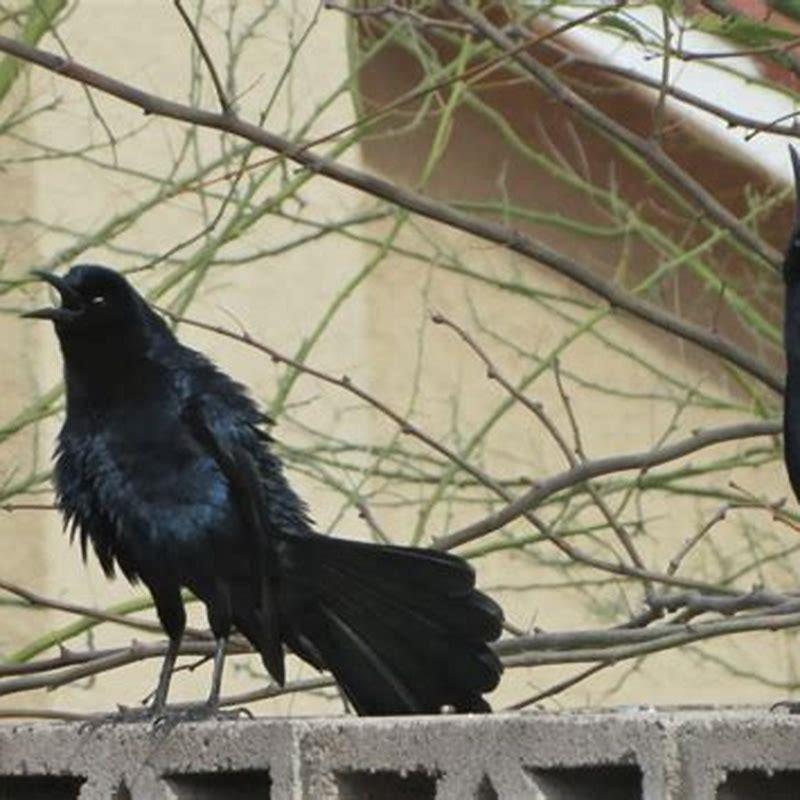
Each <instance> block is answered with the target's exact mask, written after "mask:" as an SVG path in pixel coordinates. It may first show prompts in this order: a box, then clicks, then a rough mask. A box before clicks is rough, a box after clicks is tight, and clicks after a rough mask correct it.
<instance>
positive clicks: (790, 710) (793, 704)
mask: <svg viewBox="0 0 800 800" xmlns="http://www.w3.org/2000/svg"><path fill="white" fill-rule="evenodd" d="M769 710H770V711H785V712H786V713H787V714H800V700H781V701H780V702H779V703H775V704H774V705H772V706H770V709H769Z"/></svg>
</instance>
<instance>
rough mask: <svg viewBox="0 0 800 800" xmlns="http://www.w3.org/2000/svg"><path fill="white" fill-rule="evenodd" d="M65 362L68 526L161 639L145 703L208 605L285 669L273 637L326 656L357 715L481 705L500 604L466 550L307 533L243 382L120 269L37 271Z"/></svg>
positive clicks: (215, 686) (60, 462) (493, 666)
mask: <svg viewBox="0 0 800 800" xmlns="http://www.w3.org/2000/svg"><path fill="white" fill-rule="evenodd" d="M42 277H43V279H45V280H47V281H48V282H49V283H51V284H52V285H53V286H55V287H56V288H57V289H58V291H59V292H60V294H61V297H62V306H61V307H60V308H57V309H44V310H42V311H39V312H33V314H31V315H29V316H34V317H39V318H45V319H52V320H53V322H54V323H55V326H56V332H57V334H58V338H59V341H60V344H61V349H62V353H63V356H64V365H65V380H66V391H67V417H66V421H65V423H64V427H63V429H62V431H61V434H60V436H59V444H58V456H57V463H56V471H55V482H56V488H57V495H58V502H59V505H60V507H61V509H62V510H63V513H64V519H65V523H67V524H69V525H70V526H71V527H72V530H73V532H77V534H78V536H79V538H80V541H81V546H82V548H83V551H84V556H85V554H86V549H87V543H88V542H91V545H92V547H93V549H94V552H95V553H96V555H97V558H98V559H99V561H100V564H101V566H102V568H103V570H104V571H105V573H106V574H107V575H109V576H111V575H113V574H114V570H115V567H118V568H119V569H120V571H121V572H122V573H123V574H124V575H125V576H126V577H127V578H128V579H129V580H141V581H142V582H143V583H144V584H145V585H146V586H147V587H148V589H149V590H150V592H151V593H152V595H153V598H154V600H155V604H156V609H157V611H158V615H159V619H160V620H161V623H162V625H163V626H164V629H165V631H166V632H167V634H168V636H169V637H170V643H171V647H170V652H169V653H168V656H167V658H166V659H165V664H164V667H163V669H162V674H161V678H160V680H159V685H158V688H157V690H156V695H155V701H154V712H159V713H160V711H161V709H162V708H163V705H164V703H165V701H166V696H167V691H168V686H169V676H170V674H171V671H172V668H173V666H174V661H175V657H176V654H177V648H178V645H179V643H180V639H181V636H182V634H183V630H184V627H185V622H186V619H185V613H184V610H183V603H182V601H181V597H180V590H181V588H182V587H187V588H189V589H190V590H191V591H192V592H193V593H194V594H195V595H196V596H197V597H199V598H200V599H201V600H202V601H203V603H204V604H205V605H206V608H207V611H208V617H209V623H210V626H211V628H212V631H213V633H214V635H215V637H216V639H217V641H218V648H217V655H216V658H215V670H214V678H213V683H212V693H211V697H210V700H209V708H213V707H215V705H216V702H217V699H218V694H219V682H220V679H221V672H222V663H223V654H224V643H225V640H226V639H227V637H228V635H229V633H230V630H231V628H232V627H235V628H237V629H238V630H239V631H240V632H241V633H242V634H243V635H244V636H245V637H246V638H247V639H249V640H250V642H251V643H252V644H253V646H254V647H255V648H256V649H257V650H258V651H259V652H260V653H261V656H262V658H263V660H264V664H265V666H266V668H267V669H268V670H269V672H270V673H271V674H272V676H273V678H274V679H275V680H276V681H277V682H279V683H283V680H284V661H283V647H282V643H285V644H287V645H288V646H289V647H291V648H292V649H293V650H294V651H295V652H296V653H297V654H298V655H300V656H301V657H302V658H304V659H306V660H307V661H309V662H310V663H312V664H314V665H315V666H316V667H318V668H328V669H330V670H331V671H332V672H333V674H334V676H335V677H336V678H337V680H338V681H339V683H340V685H341V686H342V688H343V689H344V691H345V692H346V693H347V695H348V696H349V698H350V699H351V701H352V702H353V705H354V706H355V707H356V709H357V710H358V711H359V713H362V714H403V713H435V712H437V711H438V710H439V709H440V708H441V707H442V706H445V705H451V706H454V707H455V708H456V709H457V710H460V711H480V710H486V709H487V708H488V706H487V705H486V703H485V701H484V700H483V698H482V694H483V693H484V692H486V691H490V690H491V689H493V688H494V687H495V686H496V685H497V682H498V681H499V677H500V673H501V666H500V663H499V661H498V659H497V658H496V656H495V655H494V653H493V652H492V651H491V649H490V648H489V647H488V646H487V645H488V643H489V642H491V641H493V640H494V639H496V638H497V637H498V636H499V635H500V632H501V623H502V611H501V610H500V608H499V607H498V606H497V605H496V604H495V603H494V602H493V601H491V600H490V599H489V598H488V597H487V596H486V595H483V594H482V593H480V592H478V591H477V590H476V589H475V588H474V581H475V577H474V573H473V571H472V569H471V567H470V566H469V565H468V564H467V563H466V562H464V561H463V560H461V559H459V558H457V557H455V556H452V555H447V554H443V553H437V552H433V551H429V550H422V549H415V548H401V547H389V546H383V545H372V544H365V543H359V542H351V541H346V540H341V539H335V538H331V537H324V536H320V535H319V534H316V533H315V532H314V531H313V529H312V527H311V523H310V520H309V518H308V516H307V513H306V508H305V506H304V504H303V502H302V501H301V500H300V499H299V498H298V497H297V495H296V494H295V493H294V492H293V491H292V490H291V488H290V487H289V485H288V483H287V481H286V478H285V476H284V473H283V469H282V466H281V463H280V461H279V460H278V458H277V457H276V456H275V455H274V454H273V453H272V451H271V449H270V439H269V436H268V435H267V434H266V433H265V432H264V430H263V425H264V423H265V421H266V420H265V418H264V417H263V415H261V414H260V413H259V411H258V410H257V408H256V407H255V405H254V404H253V402H252V401H251V400H250V398H249V397H248V396H247V394H246V393H245V391H244V389H243V388H242V387H241V386H239V385H238V384H236V383H235V382H233V381H232V380H231V379H230V378H228V377H227V376H226V375H224V374H223V373H221V372H220V371H219V370H218V369H216V367H214V365H213V364H211V362H210V361H208V359H206V358H205V357H204V356H202V355H201V354H199V353H197V352H195V351H193V350H190V349H189V348H186V347H184V346H182V345H181V344H180V343H179V342H178V341H177V340H176V339H175V337H174V336H173V334H172V332H171V331H170V330H169V328H168V327H167V326H166V325H165V324H164V322H163V320H161V319H160V318H159V317H158V316H157V315H156V314H155V313H154V312H153V311H152V309H150V308H149V306H148V305H147V303H146V302H145V301H144V300H143V299H142V298H141V297H140V296H139V295H138V294H137V293H136V292H135V291H134V289H133V288H132V287H131V286H130V284H129V283H128V282H127V281H126V280H125V279H124V278H123V277H122V276H120V275H118V274H117V273H115V272H113V271H112V270H108V269H106V268H104V267H97V266H78V267H74V268H73V269H72V270H70V272H69V273H68V274H67V276H66V277H65V278H57V277H55V276H52V275H42Z"/></svg>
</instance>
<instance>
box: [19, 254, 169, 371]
mask: <svg viewBox="0 0 800 800" xmlns="http://www.w3.org/2000/svg"><path fill="white" fill-rule="evenodd" d="M35 274H36V275H37V276H38V277H39V278H41V279H42V280H43V281H45V282H46V283H49V284H50V286H52V287H53V288H54V289H55V290H56V291H57V292H58V294H59V295H60V298H61V303H60V305H56V306H52V307H50V308H40V309H37V310H36V311H29V312H27V313H26V314H23V316H24V317H28V318H29V319H45V320H51V321H52V322H53V323H54V325H55V328H56V333H57V334H58V338H59V340H60V341H61V345H62V349H63V350H64V354H65V356H66V355H67V353H68V352H74V351H76V350H80V349H82V350H83V351H84V352H86V351H87V350H89V351H91V352H96V351H98V350H103V349H108V350H109V351H112V350H114V351H116V352H120V349H122V350H126V349H127V350H130V349H135V350H136V351H138V352H146V351H147V349H148V345H149V344H150V343H152V341H153V339H154V337H159V336H160V335H162V336H163V335H166V336H168V337H169V336H171V334H170V333H168V330H169V329H168V328H167V326H166V325H165V324H164V322H163V320H162V319H161V318H160V317H158V316H157V315H156V314H155V313H154V312H153V311H152V310H151V309H150V307H149V306H148V305H147V303H146V302H145V300H144V299H143V298H142V297H141V295H139V293H138V292H137V291H136V290H135V289H134V288H133V286H131V284H130V283H128V281H127V280H126V279H125V277H124V276H122V275H121V274H120V273H118V272H115V271H114V270H112V269H108V268H107V267H101V266H96V265H94V264H80V265H78V266H74V267H72V269H70V270H69V272H67V274H66V275H64V276H59V275H54V274H53V273H52V272H41V271H36V272H35Z"/></svg>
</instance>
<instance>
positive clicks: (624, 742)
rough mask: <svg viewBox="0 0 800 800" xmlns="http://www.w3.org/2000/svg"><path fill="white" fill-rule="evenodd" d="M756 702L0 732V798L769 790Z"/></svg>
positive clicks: (789, 749) (785, 734)
mask: <svg viewBox="0 0 800 800" xmlns="http://www.w3.org/2000/svg"><path fill="white" fill-rule="evenodd" d="M790 797H791V798H792V800H796V798H798V797H800V718H796V717H790V716H787V715H785V714H774V713H770V712H769V711H767V710H766V709H763V710H761V709H751V710H724V709H720V710H715V709H708V710H689V711H655V710H641V709H628V710H626V709H622V710H619V711H596V712H565V713H560V714H550V713H530V714H495V715H487V716H445V717H416V718H408V717H406V718H399V719H357V718H350V717H341V718H324V719H316V718H296V719H259V720H239V721H225V722H207V723H200V724H196V723H192V724H188V723H187V724H183V725H180V726H178V727H176V728H173V729H171V730H164V729H160V730H153V729H152V728H151V727H150V726H149V725H139V724H131V725H116V726H102V727H100V728H97V729H94V730H92V729H82V728H81V727H80V726H78V725H73V724H35V725H33V724H21V725H6V726H0V800H6V799H7V798H13V800H31V798H36V800H42V799H46V800H51V798H52V800H101V798H102V799H103V800H107V799H109V798H112V799H113V800H144V798H148V800H149V798H154V799H155V800H221V799H222V798H225V800H256V798H258V799H259V800H266V799H267V798H271V799H272V800H302V798H313V800H318V799H319V800H326V798H331V800H412V798H413V800H516V799H517V798H530V799H531V800H745V798H746V799H747V800H751V799H752V798H758V800H785V799H786V798H790Z"/></svg>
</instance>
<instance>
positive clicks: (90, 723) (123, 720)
mask: <svg viewBox="0 0 800 800" xmlns="http://www.w3.org/2000/svg"><path fill="white" fill-rule="evenodd" d="M165 710H166V709H164V708H161V709H158V708H156V707H155V706H152V705H149V706H135V707H131V706H117V711H116V712H114V713H113V714H95V715H94V716H92V717H90V718H89V719H87V720H86V721H85V722H82V723H81V730H82V731H83V730H90V731H94V730H96V729H97V728H100V727H102V726H104V725H123V724H127V723H131V722H154V721H155V720H157V719H158V718H159V716H160V715H162V714H163V713H164V711H165Z"/></svg>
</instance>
